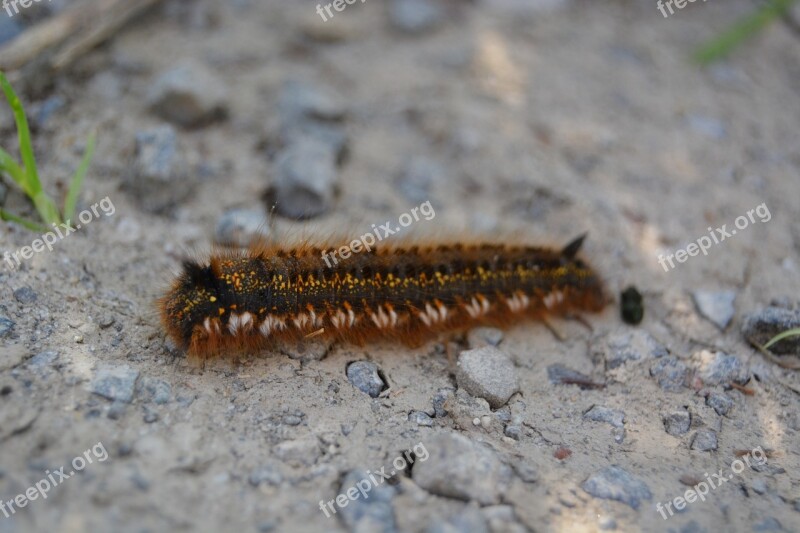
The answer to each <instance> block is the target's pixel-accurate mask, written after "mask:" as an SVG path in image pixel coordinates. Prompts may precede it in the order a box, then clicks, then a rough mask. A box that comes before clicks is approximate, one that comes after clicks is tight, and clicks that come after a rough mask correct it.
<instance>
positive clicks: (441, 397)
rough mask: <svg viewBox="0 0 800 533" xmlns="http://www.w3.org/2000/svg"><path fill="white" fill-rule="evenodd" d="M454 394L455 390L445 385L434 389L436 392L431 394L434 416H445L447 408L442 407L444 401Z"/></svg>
mask: <svg viewBox="0 0 800 533" xmlns="http://www.w3.org/2000/svg"><path fill="white" fill-rule="evenodd" d="M454 394H455V390H453V389H451V388H449V387H447V388H442V389H439V390H438V391H436V394H434V396H433V402H432V403H433V412H434V414H435V416H436V418H442V417H445V416H447V410H446V409H445V408H444V404H445V402H447V400H448V399H450V398H452V397H453V395H454Z"/></svg>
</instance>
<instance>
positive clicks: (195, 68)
mask: <svg viewBox="0 0 800 533" xmlns="http://www.w3.org/2000/svg"><path fill="white" fill-rule="evenodd" d="M147 100H148V103H149V105H150V107H151V108H152V109H153V110H154V111H155V112H156V113H158V114H159V115H160V116H161V117H162V118H164V119H166V120H168V121H170V122H173V123H175V124H178V125H180V126H184V127H195V126H200V125H203V124H206V123H208V122H211V121H213V120H217V119H220V118H224V117H225V116H226V115H227V112H228V92H227V88H226V87H225V85H224V84H223V82H222V78H219V77H217V76H216V75H215V74H214V72H213V71H211V70H209V69H207V68H206V67H205V66H203V65H202V64H200V63H195V62H187V63H184V64H181V65H178V66H176V67H173V68H171V69H169V70H168V71H166V72H164V73H163V74H161V75H160V76H159V77H158V78H157V79H156V80H155V82H154V83H153V85H152V86H151V88H150V92H149V94H148V96H147Z"/></svg>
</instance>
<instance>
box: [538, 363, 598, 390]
mask: <svg viewBox="0 0 800 533" xmlns="http://www.w3.org/2000/svg"><path fill="white" fill-rule="evenodd" d="M547 379H549V380H550V383H552V384H553V385H578V386H579V387H581V388H592V387H593V385H592V383H593V382H592V378H590V377H589V376H587V375H586V374H581V373H580V372H578V371H577V370H573V369H571V368H568V367H566V366H564V365H562V364H560V363H556V364H554V365H550V366H548V367H547ZM598 386H599V385H598Z"/></svg>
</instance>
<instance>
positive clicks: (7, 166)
mask: <svg viewBox="0 0 800 533" xmlns="http://www.w3.org/2000/svg"><path fill="white" fill-rule="evenodd" d="M0 171H3V172H5V173H6V174H8V175H9V176H11V179H13V180H14V182H15V183H16V184H17V185H19V186H20V187H21V188H22V190H23V192H25V194H28V193H29V191H28V190H27V181H26V179H25V171H24V170H23V169H22V167H21V166H19V164H18V163H17V162H16V161H15V160H14V158H13V157H11V154H9V153H8V152H6V151H5V150H3V149H2V148H0ZM28 195H29V196H30V194H28Z"/></svg>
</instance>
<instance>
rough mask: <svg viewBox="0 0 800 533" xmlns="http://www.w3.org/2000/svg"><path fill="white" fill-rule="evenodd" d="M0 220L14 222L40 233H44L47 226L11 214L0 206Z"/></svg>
mask: <svg viewBox="0 0 800 533" xmlns="http://www.w3.org/2000/svg"><path fill="white" fill-rule="evenodd" d="M0 220H5V221H11V222H16V223H17V224H19V225H21V226H25V227H26V228H28V229H29V230H31V231H38V232H40V233H45V232H46V231H48V228H46V227H45V226H42V225H41V224H37V223H36V222H31V221H30V220H25V219H24V218H21V217H18V216H16V215H12V214H11V213H9V212H8V211H6V210H5V209H2V208H0Z"/></svg>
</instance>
